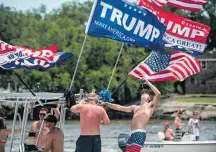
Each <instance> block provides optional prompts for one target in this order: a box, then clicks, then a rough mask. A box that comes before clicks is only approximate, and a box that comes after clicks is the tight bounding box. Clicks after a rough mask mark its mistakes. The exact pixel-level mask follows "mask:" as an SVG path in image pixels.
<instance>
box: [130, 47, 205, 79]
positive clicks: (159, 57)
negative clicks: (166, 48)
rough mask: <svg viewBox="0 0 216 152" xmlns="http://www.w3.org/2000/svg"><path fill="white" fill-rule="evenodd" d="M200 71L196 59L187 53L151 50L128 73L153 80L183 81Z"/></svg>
mask: <svg viewBox="0 0 216 152" xmlns="http://www.w3.org/2000/svg"><path fill="white" fill-rule="evenodd" d="M200 71H202V67H201V64H200V62H199V61H198V59H196V58H194V57H192V56H191V55H189V54H187V53H184V52H181V51H172V52H171V53H159V52H152V53H151V54H150V55H149V56H148V57H147V58H146V59H145V60H144V61H143V62H141V63H140V64H139V65H137V66H136V67H135V68H134V69H133V70H132V71H131V72H130V73H129V74H128V75H129V76H131V77H136V78H139V79H141V78H144V77H145V78H147V79H148V80H151V81H155V82H162V81H168V80H179V81H183V80H184V79H186V78H187V77H188V76H191V75H194V74H196V73H198V72H200Z"/></svg>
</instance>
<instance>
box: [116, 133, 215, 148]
mask: <svg viewBox="0 0 216 152" xmlns="http://www.w3.org/2000/svg"><path fill="white" fill-rule="evenodd" d="M128 136H129V134H128V133H121V134H120V135H119V138H118V144H119V148H120V149H121V150H122V152H124V149H125V144H126V142H127V139H128ZM186 136H187V135H186ZM186 136H185V138H184V139H186V140H187V139H189V138H187V137H186ZM141 152H216V141H189V140H188V141H158V142H145V144H144V146H143V148H142V151H141Z"/></svg>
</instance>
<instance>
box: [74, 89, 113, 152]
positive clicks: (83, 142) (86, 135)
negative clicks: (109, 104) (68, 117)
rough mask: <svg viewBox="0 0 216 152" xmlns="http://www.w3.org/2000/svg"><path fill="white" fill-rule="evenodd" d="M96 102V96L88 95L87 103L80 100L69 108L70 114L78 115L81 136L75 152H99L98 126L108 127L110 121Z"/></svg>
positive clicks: (93, 94)
mask: <svg viewBox="0 0 216 152" xmlns="http://www.w3.org/2000/svg"><path fill="white" fill-rule="evenodd" d="M97 102H98V96H97V94H96V93H90V94H88V99H87V102H84V100H82V101H81V102H80V103H79V104H77V105H74V106H72V107H71V111H72V112H76V113H80V129H81V133H80V134H81V135H80V137H79V138H78V140H77V142H76V151H75V152H101V138H100V124H101V123H103V124H104V125H109V124H110V120H109V117H108V115H107V113H106V111H105V110H104V108H103V107H101V106H99V105H97Z"/></svg>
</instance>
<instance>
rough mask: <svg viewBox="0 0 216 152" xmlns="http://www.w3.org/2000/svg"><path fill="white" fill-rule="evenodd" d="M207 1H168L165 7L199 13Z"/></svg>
mask: <svg viewBox="0 0 216 152" xmlns="http://www.w3.org/2000/svg"><path fill="white" fill-rule="evenodd" d="M207 1H208V0H168V3H167V5H170V6H174V7H178V8H181V9H184V10H189V11H192V12H199V11H200V9H201V8H202V6H203V5H204V4H205V3H206V2H207Z"/></svg>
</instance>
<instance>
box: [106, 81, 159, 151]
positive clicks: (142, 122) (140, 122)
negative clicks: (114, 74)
mask: <svg viewBox="0 0 216 152" xmlns="http://www.w3.org/2000/svg"><path fill="white" fill-rule="evenodd" d="M144 81H145V84H147V85H148V86H149V87H150V88H151V89H152V91H153V92H154V94H155V96H154V98H153V100H152V101H151V97H150V94H149V93H147V92H144V93H143V94H142V95H141V104H140V106H136V105H131V106H127V107H126V106H120V105H118V104H112V103H108V102H105V105H107V106H108V107H110V108H112V109H114V110H118V111H123V112H133V113H134V115H133V119H132V122H131V134H130V138H129V139H128V141H127V144H126V151H125V152H140V151H141V148H142V147H143V145H144V142H145V139H146V130H145V128H146V125H147V124H148V122H149V119H150V118H151V116H152V114H153V112H154V111H155V107H156V105H157V103H158V101H159V99H160V95H161V93H160V91H159V90H158V89H157V88H156V87H155V86H154V85H152V84H151V83H150V82H149V81H148V80H147V79H144Z"/></svg>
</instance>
